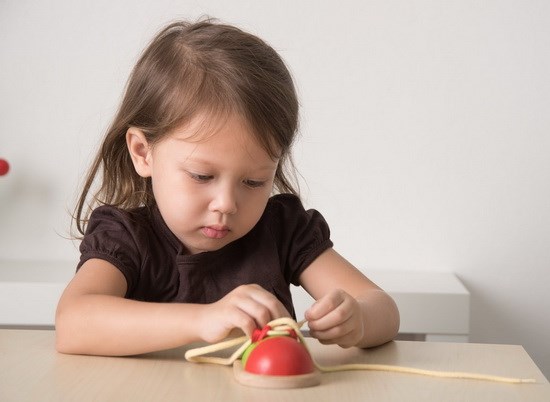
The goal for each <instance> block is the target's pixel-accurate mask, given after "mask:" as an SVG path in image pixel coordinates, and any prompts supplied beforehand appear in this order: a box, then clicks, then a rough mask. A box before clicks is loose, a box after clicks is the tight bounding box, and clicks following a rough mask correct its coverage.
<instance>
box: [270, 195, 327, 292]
mask: <svg viewBox="0 0 550 402" xmlns="http://www.w3.org/2000/svg"><path fill="white" fill-rule="evenodd" d="M270 207H271V219H272V220H273V221H272V232H273V234H274V236H275V237H276V239H277V240H276V241H277V243H278V249H279V257H280V259H281V262H282V263H283V264H284V274H285V277H286V278H287V281H288V282H289V283H292V284H294V285H299V277H300V275H301V274H302V272H303V271H304V270H305V269H306V268H307V267H308V266H309V265H310V264H311V263H312V262H313V261H314V260H315V259H316V258H317V257H318V256H319V255H321V254H322V253H323V252H324V251H325V250H327V249H329V248H331V247H332V246H333V243H332V241H331V239H330V229H329V226H328V224H327V222H326V221H325V219H324V218H323V216H322V215H321V214H320V213H319V212H318V211H316V210H314V209H309V210H305V209H304V207H303V205H302V203H301V201H300V199H299V198H298V197H296V196H294V195H291V194H280V195H277V196H274V197H272V199H271V205H270Z"/></svg>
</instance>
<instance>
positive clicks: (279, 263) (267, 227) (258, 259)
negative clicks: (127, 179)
mask: <svg viewBox="0 0 550 402" xmlns="http://www.w3.org/2000/svg"><path fill="white" fill-rule="evenodd" d="M330 247H332V241H331V240H330V231H329V228H328V225H327V223H326V221H325V220H324V218H323V217H322V216H321V214H320V213H319V212H317V211H315V210H307V211H306V210H305V209H304V207H303V206H302V203H301V202H300V200H299V198H298V197H296V196H293V195H290V194H280V195H276V196H273V197H271V198H270V199H269V201H268V204H267V206H266V209H265V211H264V213H263V215H262V217H261V218H260V220H259V222H258V223H257V224H256V226H255V227H254V228H253V229H252V230H251V231H250V232H249V233H248V234H246V235H245V236H243V237H242V238H240V239H238V240H235V241H234V242H232V243H230V244H228V245H226V246H225V247H223V248H221V249H219V250H216V251H209V252H202V253H198V254H189V253H188V252H187V250H186V248H185V247H184V246H183V244H182V243H181V242H180V241H179V240H178V239H177V237H176V236H175V235H174V234H173V233H172V232H171V231H170V230H169V229H168V226H167V225H166V223H165V222H164V220H163V219H162V216H161V214H160V211H159V210H158V208H157V207H153V208H151V209H149V208H145V207H144V208H137V209H134V210H131V211H125V210H121V209H118V208H115V207H112V206H101V207H98V208H97V209H95V210H94V211H93V212H92V214H91V216H90V221H89V223H88V227H87V230H86V234H85V236H84V238H83V240H82V243H81V245H80V252H81V257H80V263H79V264H78V268H80V266H82V264H83V263H84V262H85V261H87V260H88V259H90V258H100V259H103V260H106V261H108V262H110V263H111V264H113V265H114V266H116V267H117V268H118V269H119V270H120V271H121V272H122V273H123V274H124V276H125V278H126V281H127V285H128V290H127V292H126V298H129V299H134V300H142V301H151V302H183V303H212V302H215V301H217V300H219V299H221V298H222V297H223V296H225V295H226V294H227V293H229V292H230V291H231V290H233V289H234V288H236V287H237V286H239V285H243V284H252V283H255V284H258V285H260V286H262V287H263V288H264V289H266V290H268V291H269V292H271V293H273V294H274V295H275V296H277V298H278V299H279V300H280V301H281V302H282V303H283V304H284V306H285V307H286V308H287V310H288V311H289V312H290V313H291V314H292V315H293V316H294V308H293V305H292V297H291V294H290V288H289V286H290V284H291V283H292V284H294V285H299V277H300V274H301V273H302V272H303V271H304V270H305V269H306V268H307V267H308V266H309V264H311V262H313V260H314V259H315V258H317V257H318V256H319V255H320V254H321V253H322V252H323V251H325V250H326V249H328V248H330ZM78 268H77V269H78ZM294 318H296V317H294Z"/></svg>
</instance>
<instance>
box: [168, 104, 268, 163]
mask: <svg viewBox="0 0 550 402" xmlns="http://www.w3.org/2000/svg"><path fill="white" fill-rule="evenodd" d="M168 138H169V142H171V143H172V144H174V146H176V147H178V144H179V147H178V148H179V149H180V151H182V150H183V148H185V149H186V150H187V151H185V152H184V153H187V158H189V159H193V160H201V161H203V162H205V161H214V160H217V159H218V160H219V159H229V158H230V157H235V158H242V159H246V160H248V161H255V162H258V163H261V164H263V165H264V166H269V167H273V166H276V164H277V162H278V158H274V157H272V155H271V153H270V152H269V149H267V147H265V146H264V145H263V144H261V143H260V142H259V141H258V136H257V135H256V134H255V133H254V132H253V131H252V130H251V128H250V125H249V124H248V122H247V121H246V120H245V119H244V118H242V117H241V116H240V115H237V114H232V115H228V116H227V117H225V118H214V119H209V118H208V117H207V116H202V115H201V116H197V117H195V118H194V119H192V120H191V121H190V122H189V123H188V124H184V125H182V126H180V127H178V128H176V129H175V130H173V131H172V132H171V133H170V135H169V137H168ZM174 151H176V150H175V149H174ZM243 162H244V161H243Z"/></svg>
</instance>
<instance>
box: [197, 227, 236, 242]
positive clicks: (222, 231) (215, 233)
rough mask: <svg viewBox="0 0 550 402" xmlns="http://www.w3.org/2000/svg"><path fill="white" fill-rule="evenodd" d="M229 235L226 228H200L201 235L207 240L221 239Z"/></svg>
mask: <svg viewBox="0 0 550 402" xmlns="http://www.w3.org/2000/svg"><path fill="white" fill-rule="evenodd" d="M228 233H229V228H228V227H227V226H218V225H214V226H204V227H203V228H202V234H203V235H204V236H206V237H208V238H209V239H223V238H224V237H225V236H227V234H228Z"/></svg>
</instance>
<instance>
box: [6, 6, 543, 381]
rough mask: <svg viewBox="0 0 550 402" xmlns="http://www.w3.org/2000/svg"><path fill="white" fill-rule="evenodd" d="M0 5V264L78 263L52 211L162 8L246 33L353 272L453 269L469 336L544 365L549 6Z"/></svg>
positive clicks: (312, 193) (62, 219) (311, 194)
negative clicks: (280, 84)
mask: <svg viewBox="0 0 550 402" xmlns="http://www.w3.org/2000/svg"><path fill="white" fill-rule="evenodd" d="M81 3H84V2H73V1H69V0H60V1H57V2H56V1H52V2H40V1H34V2H32V1H16V0H4V1H1V2H0V158H1V157H4V158H6V159H8V160H9V161H10V162H11V164H12V171H11V172H10V174H9V175H8V176H7V177H3V178H0V204H1V205H0V259H52V260H53V259H76V257H77V252H76V248H75V247H76V245H75V244H72V242H71V241H68V240H65V239H64V238H63V236H66V235H67V228H68V222H69V220H68V217H67V216H68V215H67V211H68V210H69V209H70V208H71V205H72V202H73V201H74V197H75V195H76V193H77V190H76V188H77V185H78V176H79V175H80V174H81V173H82V172H83V171H84V170H85V169H86V166H87V162H88V161H89V158H90V157H91V155H92V153H93V152H94V149H95V146H96V145H97V143H98V141H99V139H100V136H101V134H102V133H103V131H104V129H105V128H106V126H107V125H108V123H109V121H110V119H111V117H112V115H113V113H114V111H115V109H116V106H117V103H118V100H119V99H120V95H121V91H122V89H123V86H124V83H125V80H126V77H127V75H128V73H129V71H130V69H131V66H132V65H133V63H134V61H135V60H136V58H137V55H138V53H139V51H140V50H141V49H142V48H143V46H144V45H145V44H146V42H147V41H148V40H149V39H150V38H151V37H152V35H153V34H154V33H155V32H156V31H157V30H158V29H159V28H160V27H161V26H162V25H164V23H166V22H168V21H169V20H172V19H176V18H181V17H183V18H196V17H198V16H200V15H202V14H208V15H212V16H216V17H219V18H221V19H222V20H224V21H227V22H232V23H235V24H237V25H240V26H241V27H243V28H245V29H247V30H250V31H252V32H255V33H257V34H259V35H260V36H262V37H263V38H264V39H266V40H267V41H268V42H270V43H271V44H272V45H273V46H274V47H275V48H276V49H277V50H279V51H280V53H281V54H282V55H283V57H284V58H285V59H286V60H287V62H288V63H289V65H290V67H291V70H292V71H293V74H294V75H295V78H296V80H297V84H298V87H299V92H300V96H301V103H302V105H303V108H302V138H301V140H300V141H299V143H298V144H297V147H296V159H297V162H298V166H299V169H300V171H301V173H302V175H303V176H304V177H305V178H306V181H307V186H304V198H305V200H306V203H307V204H308V205H310V206H312V207H315V208H317V209H319V210H321V211H322V212H323V214H324V215H325V216H326V218H327V219H328V220H329V222H330V224H331V227H332V231H333V239H334V242H335V244H336V248H337V249H338V250H339V251H340V252H342V253H343V254H344V255H346V256H347V257H348V258H349V259H350V260H351V261H352V262H354V263H355V264H356V265H357V266H359V267H361V268H362V269H363V270H364V271H365V272H366V273H367V274H368V270H369V269H370V268H377V269H388V270H391V269H405V270H435V271H453V272H456V273H457V275H458V276H459V277H460V278H461V279H462V280H463V281H464V283H465V285H466V286H467V287H468V289H469V290H470V291H471V293H472V322H471V340H472V341H474V342H494V343H513V344H522V345H524V347H525V348H526V349H527V351H528V352H529V353H530V354H531V355H532V357H533V358H534V359H535V361H536V362H537V363H538V364H539V366H540V367H541V368H542V369H543V371H544V372H545V374H546V376H547V377H548V376H550V352H549V351H550V347H549V346H550V345H549V344H550V341H548V340H549V339H550V319H548V311H550V296H549V292H548V290H547V288H548V283H549V281H548V277H549V268H550V207H549V205H550V202H549V201H550V158H549V157H548V155H550V135H549V127H550V113H549V109H550V74H549V71H550V24H548V21H550V3H549V2H547V1H544V0H540V1H534V0H533V1H522V0H516V1H510V0H509V1H497V0H493V1H484V2H479V1H477V0H454V1H439V0H433V1H429V0H419V1H408V0H402V1H388V0H376V1H362V0H353V1H344V0H340V1H338V2H331V3H330V4H328V5H323V4H322V3H323V2H317V1H302V2H295V1H270V2H264V1H254V0H250V1H246V0H239V1H231V2H224V1H220V0H218V1H214V0H212V1H202V2H200V1H179V2H178V1H168V0H161V1H158V0H157V1H140V2H134V1H130V0H126V1H119V2H112V1H106V0H101V1H99V0H98V1H95V2H88V3H89V5H84V4H81Z"/></svg>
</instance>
